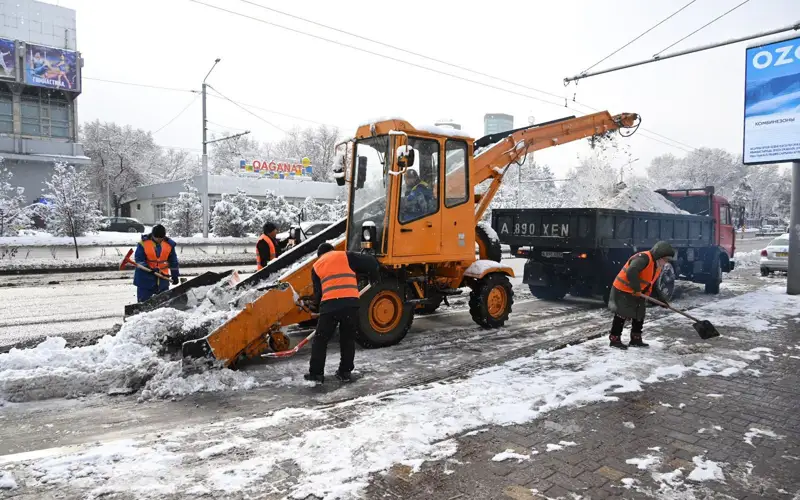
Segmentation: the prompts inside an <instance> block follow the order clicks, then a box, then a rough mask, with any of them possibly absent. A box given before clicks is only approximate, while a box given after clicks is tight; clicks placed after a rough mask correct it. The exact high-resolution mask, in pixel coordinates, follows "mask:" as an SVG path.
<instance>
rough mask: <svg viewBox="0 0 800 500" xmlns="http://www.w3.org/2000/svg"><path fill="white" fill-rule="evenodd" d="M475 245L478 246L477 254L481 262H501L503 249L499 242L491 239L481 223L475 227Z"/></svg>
mask: <svg viewBox="0 0 800 500" xmlns="http://www.w3.org/2000/svg"><path fill="white" fill-rule="evenodd" d="M475 243H477V244H478V253H479V255H480V258H481V260H493V261H495V262H500V261H501V260H503V249H502V248H501V247H500V240H497V239H492V238H491V237H490V236H489V232H488V231H487V230H486V227H484V224H483V223H481V224H478V225H477V226H475Z"/></svg>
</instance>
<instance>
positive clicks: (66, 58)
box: [25, 44, 80, 92]
mask: <svg viewBox="0 0 800 500" xmlns="http://www.w3.org/2000/svg"><path fill="white" fill-rule="evenodd" d="M25 83H27V84H28V85H36V86H37V87H46V88H50V89H59V90H66V91H71V92H78V91H79V90H80V82H79V81H78V53H77V52H74V51H72V50H66V49H57V48H55V47H44V46H42V45H32V44H27V47H26V53H25Z"/></svg>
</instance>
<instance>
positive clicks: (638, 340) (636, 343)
mask: <svg viewBox="0 0 800 500" xmlns="http://www.w3.org/2000/svg"><path fill="white" fill-rule="evenodd" d="M628 347H650V344H646V343H644V342H643V341H642V335H641V334H639V335H635V334H634V335H631V341H630V342H628Z"/></svg>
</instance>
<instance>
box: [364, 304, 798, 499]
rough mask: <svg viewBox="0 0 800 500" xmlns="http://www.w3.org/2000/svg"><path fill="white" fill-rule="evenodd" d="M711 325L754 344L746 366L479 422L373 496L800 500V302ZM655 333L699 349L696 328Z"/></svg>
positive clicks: (374, 487) (387, 480) (733, 344)
mask: <svg viewBox="0 0 800 500" xmlns="http://www.w3.org/2000/svg"><path fill="white" fill-rule="evenodd" d="M745 297H746V296H745ZM725 302H728V301H725ZM762 321H763V323H761V324H760V325H759V324H758V323H759V322H762ZM713 322H714V323H715V324H717V327H718V329H720V330H721V332H722V334H723V336H722V337H720V338H717V339H713V340H711V341H709V343H710V344H715V345H724V346H725V347H727V348H736V349H742V350H746V351H750V352H752V353H753V360H752V361H751V362H750V363H749V364H748V366H747V367H746V368H744V369H737V368H736V367H732V369H731V370H730V372H735V373H731V374H730V375H728V376H722V375H721V374H711V375H709V376H703V374H700V375H701V376H688V377H683V378H678V379H676V380H674V381H668V382H660V383H656V384H653V385H647V386H644V387H643V391H642V392H632V393H629V394H623V395H621V396H620V397H619V401H617V402H604V403H594V404H589V405H586V406H584V407H582V408H576V409H564V410H558V411H554V412H551V413H549V414H547V415H546V416H544V417H543V418H541V419H538V420H534V421H532V422H528V423H525V424H522V425H511V426H505V427H502V426H491V427H484V428H481V429H477V430H476V431H473V432H471V433H467V434H465V435H463V436H461V437H459V438H458V439H457V441H458V452H457V453H456V454H455V455H453V456H452V457H449V458H448V459H446V460H444V461H440V462H436V463H434V464H429V465H426V466H425V467H423V468H422V470H420V471H419V472H416V473H413V471H412V470H411V468H410V467H407V466H402V465H401V466H395V467H394V468H392V469H391V471H390V472H389V474H387V475H385V476H375V477H374V481H373V482H372V484H371V486H370V487H369V489H368V495H367V497H368V498H375V499H378V498H403V499H420V500H421V499H430V498H437V499H448V500H450V499H452V500H456V499H473V498H476V499H477V498H480V499H506V500H508V499H514V500H524V499H535V498H564V499H584V500H585V499H595V498H667V499H683V498H737V499H757V498H759V499H760V498H786V499H798V498H800V473H798V470H800V374H799V373H800V298H798V299H797V307H796V309H795V313H794V315H793V317H791V316H790V317H785V318H783V319H775V320H773V321H764V320H760V319H759V320H755V321H752V322H750V323H749V324H747V322H745V325H744V326H745V328H743V327H742V326H738V327H737V326H734V325H733V323H736V320H735V319H733V320H732V321H731V322H730V324H727V325H725V326H721V324H720V323H721V322H720V321H718V318H714V319H713ZM748 326H749V327H754V326H755V328H750V329H748V328H746V327H748ZM651 330H652V329H651ZM660 330H661V331H660V332H659V334H658V335H657V336H658V337H661V336H662V335H665V336H669V337H670V338H675V339H685V344H679V348H680V349H682V350H685V352H686V354H688V353H690V352H692V351H695V350H698V349H700V348H701V347H699V346H700V345H701V341H699V340H698V339H697V338H696V337H695V336H694V331H693V330H692V328H691V326H690V325H689V324H685V323H683V322H680V321H676V322H675V323H674V324H670V325H664V326H663V327H661V328H660ZM646 334H647V329H646ZM695 346H698V347H695ZM625 354H626V355H629V356H637V355H639V352H638V351H633V350H629V351H627V352H626V353H625ZM755 358H759V359H755Z"/></svg>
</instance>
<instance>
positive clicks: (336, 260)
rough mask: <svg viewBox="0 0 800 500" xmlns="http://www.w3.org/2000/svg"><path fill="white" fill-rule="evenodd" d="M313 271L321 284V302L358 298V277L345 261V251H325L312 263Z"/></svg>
mask: <svg viewBox="0 0 800 500" xmlns="http://www.w3.org/2000/svg"><path fill="white" fill-rule="evenodd" d="M314 272H315V273H317V276H319V280H320V283H321V285H322V302H325V301H326V300H333V299H350V298H355V299H357V298H358V279H357V278H356V273H354V272H353V270H352V269H350V264H349V263H348V262H347V252H343V251H341V250H338V251H331V252H328V253H326V254H325V255H323V256H322V257H320V258H319V259H317V261H316V262H315V263H314Z"/></svg>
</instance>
